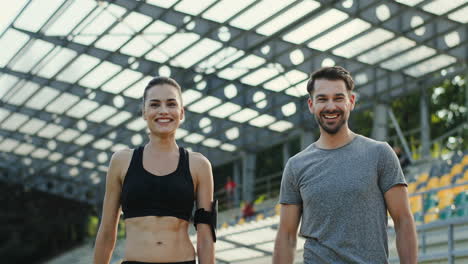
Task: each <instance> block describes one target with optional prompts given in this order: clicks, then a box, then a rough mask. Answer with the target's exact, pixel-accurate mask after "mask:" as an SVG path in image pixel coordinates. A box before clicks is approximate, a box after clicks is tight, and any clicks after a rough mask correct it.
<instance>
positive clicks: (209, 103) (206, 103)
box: [188, 96, 221, 113]
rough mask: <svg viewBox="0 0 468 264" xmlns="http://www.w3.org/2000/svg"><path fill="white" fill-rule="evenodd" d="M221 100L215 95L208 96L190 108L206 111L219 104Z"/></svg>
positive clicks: (200, 111) (195, 110) (201, 111)
mask: <svg viewBox="0 0 468 264" xmlns="http://www.w3.org/2000/svg"><path fill="white" fill-rule="evenodd" d="M220 103H221V100H220V99H218V98H216V97H214V96H206V97H204V98H203V99H201V100H199V101H197V102H195V103H193V104H191V105H190V106H189V107H188V109H189V110H190V111H193V112H197V113H204V112H206V111H208V110H209V109H211V108H213V107H215V106H217V105H219V104H220Z"/></svg>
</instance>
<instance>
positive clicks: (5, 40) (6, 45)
mask: <svg viewBox="0 0 468 264" xmlns="http://www.w3.org/2000/svg"><path fill="white" fill-rule="evenodd" d="M28 40H29V37H28V35H26V34H24V33H22V32H19V31H17V30H14V29H8V30H7V31H6V32H5V34H4V35H3V36H2V38H1V39H0V47H1V49H2V52H0V67H5V65H7V63H8V62H9V61H10V60H11V59H12V58H13V57H14V56H15V55H16V53H17V52H18V51H19V50H20V49H21V47H22V46H23V45H24V44H26V42H27V41H28Z"/></svg>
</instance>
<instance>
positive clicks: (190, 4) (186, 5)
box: [174, 0, 215, 16]
mask: <svg viewBox="0 0 468 264" xmlns="http://www.w3.org/2000/svg"><path fill="white" fill-rule="evenodd" d="M213 2H215V0H197V1H192V0H182V1H181V2H180V3H179V4H177V5H176V6H175V7H174V9H175V10H177V11H180V12H183V13H186V14H190V15H194V16H196V15H198V14H200V13H201V12H202V11H204V10H205V9H206V8H207V7H208V6H209V5H211V4H212V3H213Z"/></svg>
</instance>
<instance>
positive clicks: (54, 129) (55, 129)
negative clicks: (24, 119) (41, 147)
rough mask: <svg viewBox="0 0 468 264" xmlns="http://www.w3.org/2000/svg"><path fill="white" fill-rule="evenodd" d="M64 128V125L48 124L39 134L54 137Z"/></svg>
mask: <svg viewBox="0 0 468 264" xmlns="http://www.w3.org/2000/svg"><path fill="white" fill-rule="evenodd" d="M62 130H63V127H62V126H58V125H56V124H48V125H46V126H45V127H44V128H43V129H41V130H40V131H39V133H38V136H40V137H45V138H54V137H55V136H56V135H57V134H58V133H60V132H61V131H62Z"/></svg>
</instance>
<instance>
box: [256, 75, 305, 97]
mask: <svg viewBox="0 0 468 264" xmlns="http://www.w3.org/2000/svg"><path fill="white" fill-rule="evenodd" d="M308 77H309V75H307V74H306V73H304V72H302V71H298V70H291V71H289V72H287V73H285V74H281V75H279V76H278V77H276V78H274V79H273V80H271V81H269V82H267V83H265V84H264V85H263V87H264V88H265V89H267V90H271V91H275V92H279V91H283V90H284V89H286V88H288V87H291V86H293V85H294V84H297V83H298V82H300V81H303V80H305V79H307V78H308Z"/></svg>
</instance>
